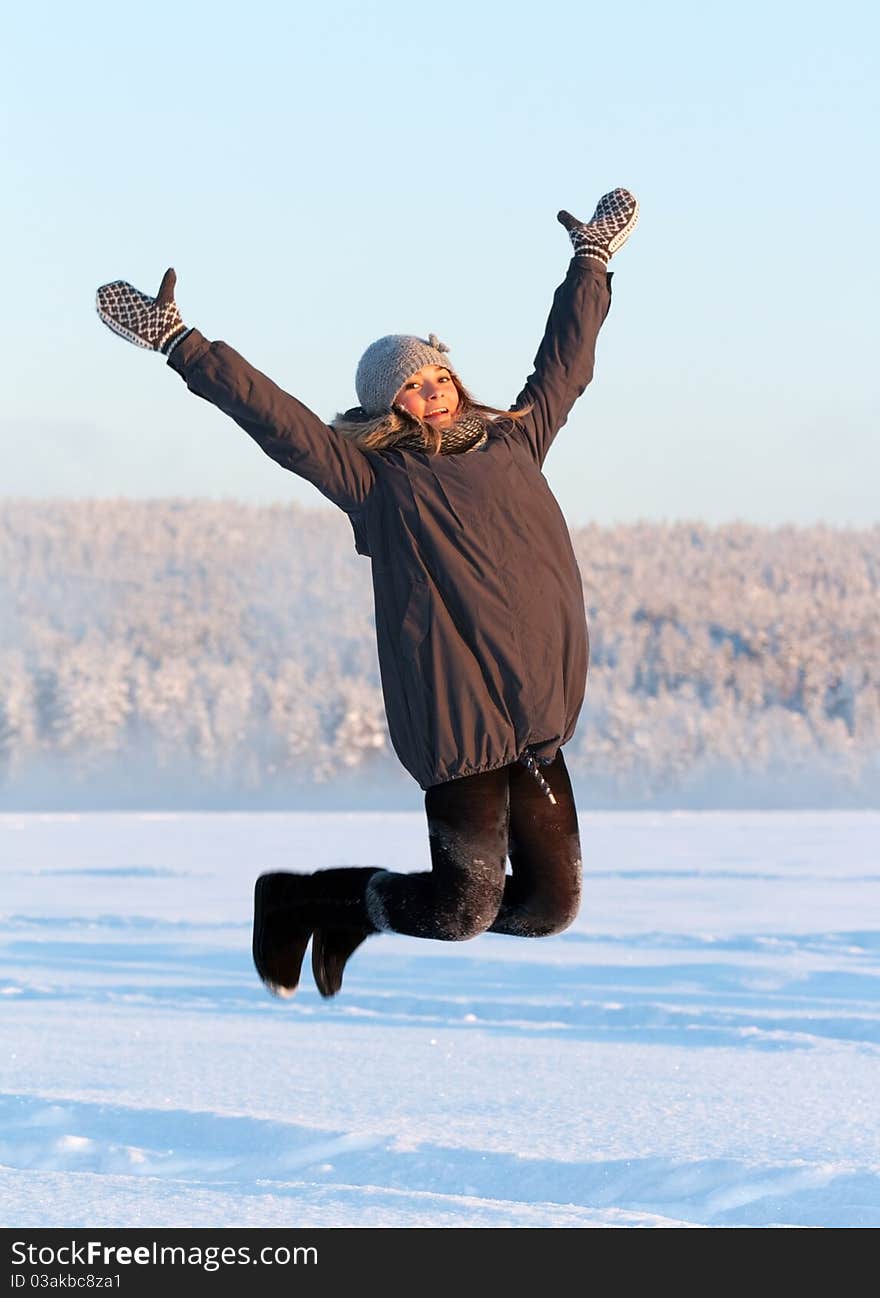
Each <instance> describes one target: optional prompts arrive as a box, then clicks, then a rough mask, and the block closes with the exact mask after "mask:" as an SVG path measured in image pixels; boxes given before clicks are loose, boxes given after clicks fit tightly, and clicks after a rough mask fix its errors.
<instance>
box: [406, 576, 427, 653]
mask: <svg viewBox="0 0 880 1298" xmlns="http://www.w3.org/2000/svg"><path fill="white" fill-rule="evenodd" d="M430 629H431V592H430V589H429V588H428V583H427V582H424V581H416V582H413V584H412V586H411V588H410V592H409V598H408V599H407V602H406V608H405V610H404V614H403V622H402V624H401V627H400V647H401V650H402V651H403V653H404V654H406V655H408V656H409V655H412V654H414V653H415V652H416V650H417V649H418V647H419V645H420V644H421V643H422V641H423V640H424V639H425V636H426V635H427V634H428V632H429V631H430Z"/></svg>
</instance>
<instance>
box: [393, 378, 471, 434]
mask: <svg viewBox="0 0 880 1298" xmlns="http://www.w3.org/2000/svg"><path fill="white" fill-rule="evenodd" d="M393 404H394V405H395V406H397V408H398V409H400V410H405V411H407V413H408V414H410V415H414V416H415V418H416V419H423V420H424V421H425V423H426V424H432V425H434V426H435V427H437V428H449V427H450V425H451V424H453V423H454V422H455V414H456V411H457V410H458V407H459V396H458V388H457V387H456V386H455V384H454V382H453V381H452V375H451V374H450V373H449V370H447V369H444V368H443V366H442V365H426V366H425V367H424V369H421V370H417V371H416V373H415V374H411V375H410V377H409V378H408V379H407V381H406V382H405V383H404V385H403V387H402V388H401V389H400V391H399V392H398V393H397V396H396V397H395V398H394V402H393Z"/></svg>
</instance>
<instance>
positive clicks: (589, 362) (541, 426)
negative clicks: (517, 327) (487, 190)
mask: <svg viewBox="0 0 880 1298" xmlns="http://www.w3.org/2000/svg"><path fill="white" fill-rule="evenodd" d="M558 220H559V221H560V223H561V224H562V225H564V226H565V228H566V229H567V230H568V233H569V237H570V239H571V242H572V245H573V247H574V251H575V255H574V256H573V257H572V259H571V262H570V264H569V267H568V273H567V274H566V276H565V279H564V280H563V282H562V283H561V284H560V285H559V288H558V289H557V290H556V293H555V294H554V297H553V305H552V306H551V308H550V315H549V316H548V319H547V324H546V327H545V329H544V337H543V339H542V341H541V345H540V347H539V348H538V353H537V355H536V356H535V361H534V365H535V368H534V370H533V371H532V373H531V374H530V375H529V377H528V378H527V379H526V383H525V387H524V388H523V390H522V392H521V393H520V394H519V396H518V397H517V399H516V401H515V402H514V404H513V406H512V407H511V409H513V410H517V409H520V408H522V407H523V406H527V405H531V406H532V407H533V408H532V410H531V412H530V413H529V414H528V415H526V417H525V418H524V419H520V420H517V422H516V423H515V424H514V426H513V432H512V434H511V435H512V436H514V437H518V438H520V439H521V440H522V441H524V442H525V443H526V444H527V445H528V447H529V449H530V450H531V452H532V454H533V455H534V457H535V459H536V461H537V462H538V464H543V463H544V459H545V457H546V455H547V452H548V450H549V449H550V446H551V444H552V442H553V439H554V437H555V436H556V434H557V433H558V432H559V430H560V428H562V426H563V425H564V424H565V421H566V420H567V419H568V416H569V413H570V412H571V408H572V406H573V405H574V403H575V401H576V400H577V399H578V397H579V396H580V395H581V393H582V392H583V391H584V389H585V388H586V386H587V384H588V383H589V382H590V380H591V379H592V377H593V366H594V361H595V353H596V338H597V336H598V334H599V329H600V328H601V326H602V322H603V321H604V319H605V317H606V315H607V314H608V310H609V307H610V306H611V275H610V274H609V273H608V270H607V266H608V261H609V258H610V257H611V255H612V254H613V253H614V252H616V251H617V250H618V249H619V248H621V247H622V246H623V244H624V243H625V241H626V239H627V238H628V237H629V235H630V233H631V232H632V230H633V229H634V227H635V224H636V221H637V220H638V204H637V203H636V200H635V199H634V198H633V196H632V195H631V194H629V193H628V192H627V190H625V189H616V190H612V191H611V193H610V194H606V195H604V197H603V198H601V199H600V200H599V204H598V206H597V208H596V211H595V213H594V214H593V216H592V218H591V220H590V221H588V222H581V221H578V220H576V218H575V217H573V216H572V215H571V214H570V213H569V212H560V213H559V216H558Z"/></svg>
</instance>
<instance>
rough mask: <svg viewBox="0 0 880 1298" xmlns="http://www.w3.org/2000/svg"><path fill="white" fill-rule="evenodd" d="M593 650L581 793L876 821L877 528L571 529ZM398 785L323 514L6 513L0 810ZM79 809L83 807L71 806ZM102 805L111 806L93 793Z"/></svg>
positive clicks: (25, 505)
mask: <svg viewBox="0 0 880 1298" xmlns="http://www.w3.org/2000/svg"><path fill="white" fill-rule="evenodd" d="M572 535H573V541H574V545H575V551H576V553H577V556H578V561H579V564H580V568H581V572H582V574H583V580H584V594H585V601H586V605H587V609H588V619H589V625H590V636H591V663H590V677H589V683H588V689H587V700H586V703H585V706H584V711H583V713H582V715H581V721H580V724H579V727H578V731H577V733H576V735H575V737H574V739H573V740H572V741H571V743H570V744H569V745H568V746H567V748H566V758H567V760H568V764H569V767H570V769H571V770H572V773H573V776H574V778H575V781H576V783H577V784H578V787H579V788H580V789H584V790H589V791H591V795H592V796H593V798H594V801H597V802H599V803H601V802H602V801H603V800H606V801H611V802H614V801H617V802H624V803H630V804H632V805H652V804H653V805H671V804H676V803H678V804H681V805H717V806H724V805H731V804H732V803H733V804H735V803H739V804H742V803H747V804H750V805H774V804H780V803H782V804H786V805H789V804H791V803H798V802H801V803H809V804H811V805H820V806H821V805H840V804H849V805H877V803H878V800H880V799H878V796H877V791H878V789H880V779H878V775H880V766H878V753H880V607H878V585H880V528H872V529H863V530H840V529H834V528H828V527H824V526H815V527H806V528H803V527H802V528H796V527H782V528H777V529H768V528H761V527H756V526H751V525H745V524H730V525H726V526H721V527H710V526H708V525H704V524H701V523H675V524H657V523H650V524H648V523H644V524H632V525H620V526H616V527H598V526H588V527H582V528H577V529H574V530H573V533H572ZM163 772H164V773H165V777H166V778H165V786H164V787H165V788H166V791H167V790H172V789H173V790H176V791H177V793H178V794H179V796H180V799H182V800H183V801H184V802H186V801H187V800H192V801H193V803H194V804H198V803H199V802H200V801H202V799H203V796H204V795H205V794H206V792H207V791H210V790H212V789H213V790H215V791H217V790H222V796H223V798H225V799H226V800H227V801H229V802H230V803H231V804H234V803H235V802H236V801H238V800H240V801H241V802H242V803H243V804H246V803H247V802H248V800H249V799H253V798H259V795H260V794H261V793H265V794H268V793H269V792H271V793H272V796H273V797H274V798H275V800H276V802H277V803H278V805H284V803H285V796H286V791H288V792H290V795H291V798H292V797H293V792H294V790H299V791H300V793H301V792H302V791H303V790H306V791H308V790H309V789H314V790H318V789H320V788H324V789H326V788H327V787H328V786H333V785H336V786H338V787H349V788H355V787H359V788H364V789H368V788H374V789H382V790H383V791H384V794H385V795H386V796H390V797H391V800H392V801H393V796H394V792H395V790H397V791H399V790H400V789H401V788H402V787H404V785H405V786H406V787H407V788H408V789H409V788H414V787H415V786H414V785H413V783H412V780H411V779H410V777H409V776H408V775H406V774H405V773H404V772H403V771H402V770H401V769H400V768H399V765H398V763H397V761H396V758H394V755H393V753H392V752H391V750H390V744H389V740H388V734H387V730H386V726H385V719H384V711H383V706H382V695H381V690H380V686H379V673H378V663H377V659H376V650H375V643H374V632H373V606H372V592H371V585H370V572H369V561H368V560H365V559H363V558H361V557H359V556H357V555H356V554H355V553H354V547H353V539H352V534H351V530H350V528H349V525H348V522H347V520H346V519H345V518H344V517H343V516H342V515H341V514H338V513H336V512H334V511H331V510H325V509H307V508H303V507H301V506H296V505H278V506H267V507H257V506H248V505H243V504H235V503H229V502H208V501H201V500H195V501H186V500H161V501H149V502H138V501H131V500H119V501H108V500H100V501H97V500H95V501H77V502H58V501H52V502H39V501H21V500H18V501H17V500H10V501H7V502H5V503H3V504H2V506H0V798H2V799H3V805H6V806H9V805H14V803H15V798H16V796H17V795H18V793H21V791H23V790H27V791H28V793H27V796H28V797H30V798H31V800H33V799H34V798H36V799H37V801H40V802H41V803H42V804H43V805H47V806H49V805H52V804H53V800H54V801H57V802H58V805H73V804H75V803H76V798H77V790H81V791H85V790H91V792H92V794H94V793H95V791H96V790H100V789H102V788H103V789H105V790H109V789H117V790H120V791H124V790H128V793H125V792H120V798H121V799H122V800H123V801H124V800H125V798H126V797H127V796H129V795H130V792H131V789H132V788H133V787H135V786H137V787H142V788H146V787H147V786H149V785H150V781H153V782H154V783H155V782H156V781H158V783H157V784H156V787H163V786H162V778H163V777H162V773H163ZM83 796H85V794H84V795H83ZM111 800H112V799H111Z"/></svg>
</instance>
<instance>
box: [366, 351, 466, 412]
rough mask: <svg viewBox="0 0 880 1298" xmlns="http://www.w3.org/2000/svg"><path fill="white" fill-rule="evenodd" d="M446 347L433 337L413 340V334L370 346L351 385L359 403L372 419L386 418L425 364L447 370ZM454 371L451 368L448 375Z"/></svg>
mask: <svg viewBox="0 0 880 1298" xmlns="http://www.w3.org/2000/svg"><path fill="white" fill-rule="evenodd" d="M448 351H449V348H448V347H447V346H446V344H445V343H441V341H440V339H439V338H438V337H437V335H436V334H428V337H427V338H416V337H415V336H414V335H413V334H386V335H385V336H384V338H377V339H376V341H375V342H374V343H370V345H369V347H368V348H367V350H366V351H365V352H364V354H363V356H362V357H361V359H360V361H359V362H358V367H357V374H356V375H355V380H354V385H355V388H356V390H357V395H358V401H359V402H360V403H361V407H362V408H363V410H364V411H365V413H366V414H368V415H370V416H371V417H375V416H377V415H386V414H387V413H388V412H389V410H390V409H391V403H392V401H393V400H394V398H395V396H396V395H397V393H398V392H399V391H400V388H401V387H402V386H403V384H404V383H405V382H406V380H407V379H408V378H409V377H410V375H411V374H415V373H416V372H417V371H418V370H420V369H423V368H424V366H425V365H442V366H444V367H445V368H446V369H449V362H448V361H447V360H446V353H447V352H448ZM452 372H453V371H452V370H451V369H450V373H452Z"/></svg>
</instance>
